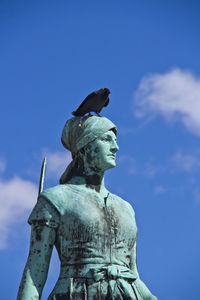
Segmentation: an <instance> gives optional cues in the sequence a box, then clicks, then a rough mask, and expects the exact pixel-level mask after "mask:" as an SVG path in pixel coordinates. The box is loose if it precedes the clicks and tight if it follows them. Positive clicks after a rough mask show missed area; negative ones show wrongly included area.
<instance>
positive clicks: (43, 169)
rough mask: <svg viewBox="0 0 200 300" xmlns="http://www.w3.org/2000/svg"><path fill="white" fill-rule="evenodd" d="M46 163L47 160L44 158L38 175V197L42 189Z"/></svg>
mask: <svg viewBox="0 0 200 300" xmlns="http://www.w3.org/2000/svg"><path fill="white" fill-rule="evenodd" d="M46 162H47V159H46V157H44V159H43V162H42V167H41V173H40V184H39V191H38V196H39V195H40V193H41V192H42V191H43V189H44V179H45V172H46Z"/></svg>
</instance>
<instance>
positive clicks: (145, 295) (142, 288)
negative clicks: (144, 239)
mask: <svg viewBox="0 0 200 300" xmlns="http://www.w3.org/2000/svg"><path fill="white" fill-rule="evenodd" d="M136 256H137V251H136V242H135V246H134V248H133V251H132V254H131V260H130V269H131V270H132V271H133V272H134V273H135V274H136V276H137V279H136V280H135V281H134V284H135V285H136V287H137V289H138V290H139V292H140V294H141V295H142V299H144V300H157V298H156V297H155V296H154V295H152V293H151V292H150V290H149V289H148V288H147V286H146V285H145V284H144V282H143V281H142V280H141V279H140V277H139V274H138V270H137V260H136Z"/></svg>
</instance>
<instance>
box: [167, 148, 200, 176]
mask: <svg viewBox="0 0 200 300" xmlns="http://www.w3.org/2000/svg"><path fill="white" fill-rule="evenodd" d="M171 162H172V166H173V168H174V170H175V171H185V172H194V171H196V170H198V169H200V153H199V151H194V152H190V153H183V152H181V151H177V152H176V153H175V154H174V155H173V157H172V158H171Z"/></svg>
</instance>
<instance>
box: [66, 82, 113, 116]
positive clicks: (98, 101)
mask: <svg viewBox="0 0 200 300" xmlns="http://www.w3.org/2000/svg"><path fill="white" fill-rule="evenodd" d="M109 94H110V90H109V89H107V88H103V89H100V90H97V91H95V92H93V93H91V94H89V95H88V96H87V97H86V98H85V99H84V100H83V102H82V103H81V105H80V106H79V107H78V108H77V110H75V111H73V112H72V114H73V115H74V116H77V117H78V116H79V117H80V116H84V115H85V114H87V113H89V115H90V113H91V112H95V113H96V114H97V115H98V116H99V113H100V111H101V110H102V108H103V107H104V106H107V105H108V103H109V97H108V95H109Z"/></svg>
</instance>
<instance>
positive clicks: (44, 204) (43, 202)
mask: <svg viewBox="0 0 200 300" xmlns="http://www.w3.org/2000/svg"><path fill="white" fill-rule="evenodd" d="M28 223H29V224H30V225H41V226H48V227H51V228H58V226H59V223H60V214H59V212H58V211H57V209H56V208H55V207H54V206H53V205H52V204H51V203H50V202H49V201H48V200H47V199H45V198H44V197H39V198H38V201H37V203H36V205H35V207H34V208H33V210H32V212H31V214H30V216H29V218H28Z"/></svg>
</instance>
